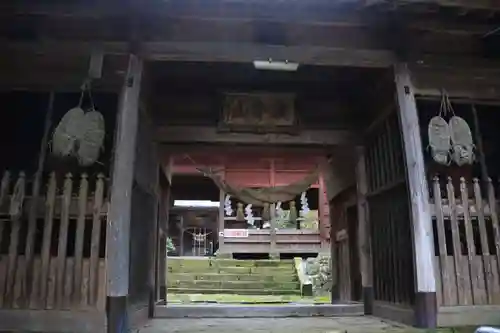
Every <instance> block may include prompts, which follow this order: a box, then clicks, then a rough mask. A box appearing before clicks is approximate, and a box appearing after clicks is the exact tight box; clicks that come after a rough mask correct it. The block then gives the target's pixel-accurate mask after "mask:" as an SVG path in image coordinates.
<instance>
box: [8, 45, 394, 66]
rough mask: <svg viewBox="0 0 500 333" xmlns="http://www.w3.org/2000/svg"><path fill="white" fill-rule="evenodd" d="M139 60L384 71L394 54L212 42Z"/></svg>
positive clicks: (83, 49)
mask: <svg viewBox="0 0 500 333" xmlns="http://www.w3.org/2000/svg"><path fill="white" fill-rule="evenodd" d="M0 45H2V46H0V51H2V53H4V54H11V53H10V52H14V51H16V52H22V53H25V54H26V53H31V54H37V53H38V54H52V55H54V56H60V55H61V54H65V55H72V54H87V55H90V54H91V50H92V49H93V48H95V47H97V46H99V47H100V48H101V49H102V50H103V52H104V53H105V54H107V55H126V54H127V52H128V44H127V43H126V42H99V41H94V42H79V41H72V42H67V41H57V40H52V41H44V42H40V43H38V42H37V43H34V42H12V41H6V40H3V41H0ZM141 57H142V58H143V59H144V60H157V61H162V60H164V61H201V62H205V61H206V62H240V63H241V62H244V63H252V62H253V61H254V60H267V59H269V58H272V59H274V60H276V61H280V60H281V61H284V60H288V61H291V62H298V63H300V64H302V65H325V66H355V67H375V68H376V67H378V68H388V67H390V66H391V65H392V64H393V63H394V59H395V58H394V54H393V53H392V52H391V51H389V50H385V49H377V50H373V49H364V48H336V47H324V46H310V45H297V46H284V45H264V44H258V43H238V42H235V43H213V42H144V43H142V44H141Z"/></svg>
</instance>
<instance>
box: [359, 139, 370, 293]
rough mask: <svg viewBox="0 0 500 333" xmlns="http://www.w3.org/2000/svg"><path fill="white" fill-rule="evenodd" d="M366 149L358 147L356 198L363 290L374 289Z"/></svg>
mask: <svg viewBox="0 0 500 333" xmlns="http://www.w3.org/2000/svg"><path fill="white" fill-rule="evenodd" d="M365 152H366V150H365V149H364V147H356V155H357V163H356V197H357V203H356V204H357V211H358V235H356V236H357V237H358V247H359V252H358V253H359V256H360V266H361V267H360V269H361V283H362V286H363V288H368V287H373V275H372V256H371V246H370V236H369V234H370V233H369V230H370V226H369V216H368V202H367V200H366V194H367V192H368V178H367V174H366V160H365Z"/></svg>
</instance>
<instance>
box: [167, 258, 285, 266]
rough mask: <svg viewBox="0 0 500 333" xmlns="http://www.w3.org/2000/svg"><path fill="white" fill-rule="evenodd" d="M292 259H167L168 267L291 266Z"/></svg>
mask: <svg viewBox="0 0 500 333" xmlns="http://www.w3.org/2000/svg"><path fill="white" fill-rule="evenodd" d="M291 265H293V261H292V260H236V259H215V258H185V257H173V258H169V259H168V260H167V266H168V267H172V268H175V267H197V268H211V267H275V268H279V267H290V266H291Z"/></svg>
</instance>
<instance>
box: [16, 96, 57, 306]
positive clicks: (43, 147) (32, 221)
mask: <svg viewBox="0 0 500 333" xmlns="http://www.w3.org/2000/svg"><path fill="white" fill-rule="evenodd" d="M54 100H55V93H54V92H51V93H50V95H49V102H48V106H47V113H46V114H45V123H44V127H43V136H42V142H41V143H40V154H39V155H38V166H37V169H36V173H35V178H34V180H33V191H32V201H31V206H30V210H29V217H28V235H27V239H26V248H25V257H26V263H25V265H24V266H23V270H24V272H23V273H22V275H21V276H22V278H23V284H22V286H23V289H22V292H23V296H24V297H23V299H24V300H26V302H28V301H27V300H28V299H29V295H31V286H32V279H33V269H34V261H33V252H34V247H35V241H34V239H35V233H36V218H37V216H36V215H37V208H38V202H39V200H40V188H41V183H42V178H43V171H44V166H45V159H46V156H47V148H48V142H49V135H50V127H51V126H52V115H53V113H54Z"/></svg>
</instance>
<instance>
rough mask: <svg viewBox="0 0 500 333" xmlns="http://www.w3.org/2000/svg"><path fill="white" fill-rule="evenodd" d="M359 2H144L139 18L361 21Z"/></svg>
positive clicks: (114, 9) (83, 10) (85, 6)
mask: <svg viewBox="0 0 500 333" xmlns="http://www.w3.org/2000/svg"><path fill="white" fill-rule="evenodd" d="M357 1H358V0H348V1H346V0H344V1H342V3H340V2H339V1H338V0H337V1H335V2H332V1H328V0H309V1H306V2H305V1H288V2H287V3H283V2H281V1H265V0H264V1H263V0H250V1H240V2H235V1H233V0H217V1H216V2H215V1H204V2H203V3H200V2H199V1H196V0H182V1H161V2H160V1H150V3H148V1H143V2H141V6H140V7H139V8H138V10H137V12H136V14H139V15H141V16H143V17H145V18H148V19H151V18H168V17H185V16H192V17H205V18H221V19H225V18H230V19H232V18H238V19H248V18H249V19H271V20H284V21H292V22H293V21H297V20H303V21H315V22H331V21H337V20H346V18H349V17H353V18H354V17H360V16H361V14H360V12H359V11H356V10H355V9H356V2H357ZM0 13H1V14H3V15H37V16H52V17H75V18H78V17H82V18H89V19H95V18H103V17H104V18H109V17H120V16H121V17H123V16H124V15H126V14H127V7H126V6H120V5H117V3H116V2H113V1H105V2H103V1H95V2H91V3H74V2H48V1H47V2H45V1H44V2H42V1H37V2H33V1H23V0H20V1H16V2H15V3H12V2H8V1H5V2H2V3H1V4H0Z"/></svg>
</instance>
